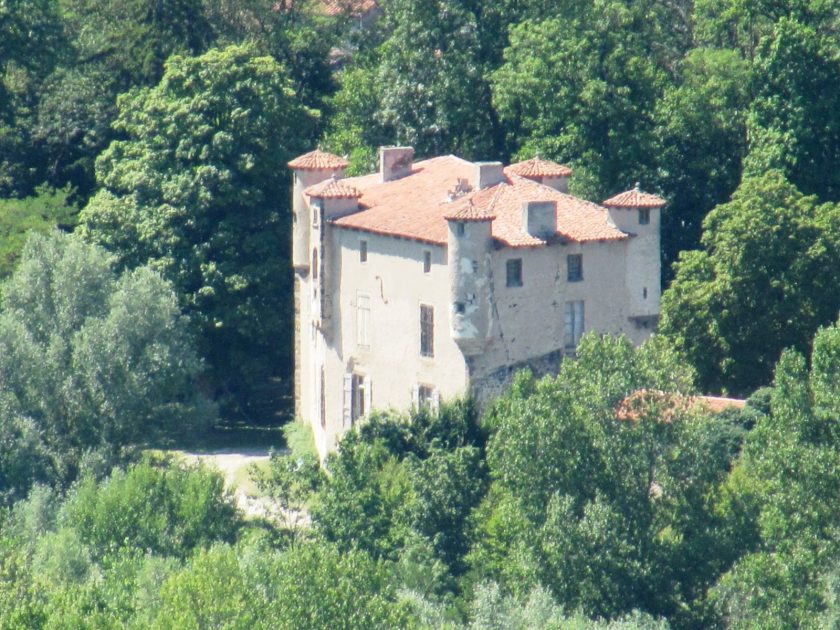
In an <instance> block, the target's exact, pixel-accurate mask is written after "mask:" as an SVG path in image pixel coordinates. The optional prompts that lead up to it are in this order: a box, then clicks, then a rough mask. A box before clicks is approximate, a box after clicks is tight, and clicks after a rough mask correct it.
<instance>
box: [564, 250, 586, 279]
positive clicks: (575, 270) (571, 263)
mask: <svg viewBox="0 0 840 630" xmlns="http://www.w3.org/2000/svg"><path fill="white" fill-rule="evenodd" d="M566 272H567V273H566V279H567V280H568V281H569V282H580V281H581V280H583V254H569V255H568V256H566Z"/></svg>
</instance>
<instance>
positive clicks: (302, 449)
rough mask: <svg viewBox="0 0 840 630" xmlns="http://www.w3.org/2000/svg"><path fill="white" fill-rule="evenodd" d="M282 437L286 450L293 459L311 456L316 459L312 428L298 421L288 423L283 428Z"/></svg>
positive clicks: (316, 452) (316, 453)
mask: <svg viewBox="0 0 840 630" xmlns="http://www.w3.org/2000/svg"><path fill="white" fill-rule="evenodd" d="M283 435H284V436H285V438H286V448H288V449H289V451H290V453H291V454H292V455H294V456H295V457H302V456H303V455H312V456H314V457H318V451H317V450H316V448H315V436H314V435H313V433H312V426H311V425H309V424H308V423H305V422H302V421H300V420H295V421H294V422H290V423H289V424H287V425H286V426H284V427H283Z"/></svg>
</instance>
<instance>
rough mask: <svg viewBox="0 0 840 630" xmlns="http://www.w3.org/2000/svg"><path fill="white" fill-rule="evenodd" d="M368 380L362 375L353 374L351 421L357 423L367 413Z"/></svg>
mask: <svg viewBox="0 0 840 630" xmlns="http://www.w3.org/2000/svg"><path fill="white" fill-rule="evenodd" d="M366 390H367V379H366V378H365V377H364V376H363V375H361V374H353V380H352V385H351V403H350V421H351V422H356V421H357V420H358V419H359V418H361V417H363V416H364V415H365V414H366V413H367V409H366V408H365V401H366V399H367V391H366Z"/></svg>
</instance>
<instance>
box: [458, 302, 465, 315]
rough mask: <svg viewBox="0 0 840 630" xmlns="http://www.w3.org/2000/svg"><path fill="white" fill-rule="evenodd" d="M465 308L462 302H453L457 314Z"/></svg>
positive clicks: (461, 312)
mask: <svg viewBox="0 0 840 630" xmlns="http://www.w3.org/2000/svg"><path fill="white" fill-rule="evenodd" d="M466 310H467V309H466V307H465V306H464V303H463V302H455V313H456V314H457V315H463V314H464V312H465V311H466Z"/></svg>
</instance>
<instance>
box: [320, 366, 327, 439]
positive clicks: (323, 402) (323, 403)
mask: <svg viewBox="0 0 840 630" xmlns="http://www.w3.org/2000/svg"><path fill="white" fill-rule="evenodd" d="M320 385H321V388H320V389H321V391H320V392H319V394H320V395H319V398H318V404H319V405H320V406H319V408H318V413H319V415H320V416H321V428H322V429H323V428H326V426H327V393H326V390H327V387H326V378H325V376H324V366H321V379H320Z"/></svg>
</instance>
